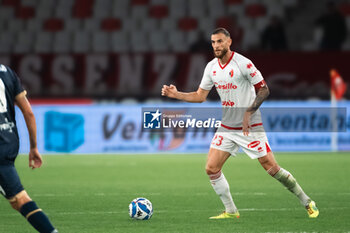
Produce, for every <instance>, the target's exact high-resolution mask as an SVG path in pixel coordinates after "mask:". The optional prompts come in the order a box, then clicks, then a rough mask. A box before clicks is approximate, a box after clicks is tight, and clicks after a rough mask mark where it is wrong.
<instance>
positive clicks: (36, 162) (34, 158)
mask: <svg viewBox="0 0 350 233" xmlns="http://www.w3.org/2000/svg"><path fill="white" fill-rule="evenodd" d="M42 164H43V160H42V158H41V155H40V153H39V151H38V148H31V149H30V151H29V167H30V168H32V169H35V168H39V167H41V165H42Z"/></svg>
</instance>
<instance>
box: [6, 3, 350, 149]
mask: <svg viewBox="0 0 350 233" xmlns="http://www.w3.org/2000/svg"><path fill="white" fill-rule="evenodd" d="M216 27H225V28H227V29H228V30H229V31H230V33H231V35H232V38H233V45H232V49H233V50H234V51H237V52H239V53H242V54H243V55H245V56H247V57H248V58H250V59H251V60H252V61H253V62H254V64H255V65H256V66H257V67H258V68H259V69H260V71H261V72H262V74H263V76H264V77H265V79H266V81H267V83H268V85H269V87H270V90H271V95H270V97H269V99H268V101H266V103H264V105H263V106H265V107H274V106H279V107H309V108H318V107H330V106H331V105H330V102H329V100H330V87H331V83H330V70H331V69H336V70H337V71H338V72H339V73H340V76H342V77H343V80H345V83H346V82H347V81H348V77H350V71H349V69H348V66H349V61H350V52H349V50H350V35H349V33H348V32H349V29H350V2H349V1H332V2H330V1H325V0H322V1H319V0H317V1H316V0H310V1H300V0H264V1H257V0H1V1H0V29H1V34H0V63H3V64H6V65H9V66H11V67H12V68H13V69H14V70H15V71H16V72H17V73H18V75H19V76H20V77H21V80H22V83H23V85H24V87H25V88H26V89H27V91H28V96H29V99H30V101H31V103H32V104H33V105H34V111H35V114H36V117H37V121H38V132H39V133H38V137H39V145H40V146H41V147H40V150H41V151H42V152H44V153H51V152H64V153H66V152H74V153H89V152H90V153H103V152H109V153H119V152H152V153H153V152H159V151H161V152H162V151H171V152H173V151H175V152H176V151H178V152H203V153H205V152H206V151H207V148H208V145H209V144H208V143H209V142H210V139H211V136H212V133H213V132H211V133H209V134H205V135H204V136H202V137H199V136H197V137H196V136H193V135H188V134H187V135H185V134H184V135H180V136H179V135H176V134H175V133H174V134H173V135H170V136H169V135H160V136H159V135H153V134H150V135H146V136H145V135H144V134H142V133H140V132H141V126H142V119H140V117H141V115H142V114H141V108H142V107H144V106H148V107H152V106H153V107H156V106H158V107H159V106H163V107H164V106H165V105H167V104H168V103H169V102H170V103H172V104H173V105H172V106H173V107H180V108H183V107H184V106H188V107H195V106H196V105H186V104H184V103H179V102H177V101H172V100H170V99H167V98H163V97H161V96H160V89H161V87H162V85H163V84H175V85H177V87H178V89H179V90H182V91H192V90H196V89H197V88H198V85H199V83H200V80H201V78H202V74H203V70H204V67H205V65H206V64H207V62H208V61H210V60H211V59H212V57H213V56H212V49H211V45H210V34H211V32H212V31H213V29H215V28H216ZM348 89H349V88H348ZM349 93H350V92H349V90H347V91H346V92H345V93H344V95H343V99H342V100H341V101H340V102H339V103H340V104H339V106H341V107H344V108H348V106H349V102H347V101H346V98H349V97H350V95H349ZM283 101H285V102H283ZM200 106H201V107H220V105H219V104H218V95H217V94H216V92H215V91H214V90H213V91H212V92H211V94H210V95H209V101H208V103H206V104H202V105H200ZM91 112H94V114H91ZM20 117H21V116H19V118H20ZM347 119H349V116H347ZM286 121H289V119H286ZM280 123H281V124H282V126H283V123H284V121H283V120H281V121H280ZM287 124H288V122H287ZM19 126H20V127H19V128H20V134H21V135H24V136H22V137H21V138H22V142H21V152H22V153H24V152H25V151H26V150H27V149H26V148H28V139H27V138H26V137H25V134H26V132H25V126H24V124H23V121H22V120H19ZM348 128H349V125H347V129H348ZM268 131H269V130H268ZM291 131H293V130H291ZM306 131H307V130H306ZM330 136H331V135H330V133H328V134H327V133H326V134H317V137H315V135H313V134H312V133H311V134H310V133H309V134H297V135H296V134H280V135H279V136H276V135H269V137H270V142H271V144H272V146H273V148H274V149H275V150H279V151H290V150H294V151H295V150H299V151H300V150H321V151H325V150H326V151H327V150H328V151H329V150H332V146H331V137H330ZM179 138H180V139H179ZM203 138H204V139H203ZM286 138H287V139H286ZM190 139H191V140H190ZM338 141H339V143H340V144H341V146H340V147H338V148H339V149H340V150H349V148H350V146H349V145H350V135H349V134H348V133H344V132H343V133H341V135H340V137H339V138H338ZM96 142H99V143H96ZM135 143H137V145H140V146H139V147H137V146H135ZM199 144H200V145H199ZM333 150H334V149H333Z"/></svg>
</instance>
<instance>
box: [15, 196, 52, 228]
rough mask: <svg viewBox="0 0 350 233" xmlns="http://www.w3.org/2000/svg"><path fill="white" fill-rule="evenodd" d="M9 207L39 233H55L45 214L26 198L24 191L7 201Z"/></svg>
mask: <svg viewBox="0 0 350 233" xmlns="http://www.w3.org/2000/svg"><path fill="white" fill-rule="evenodd" d="M9 202H10V204H11V206H12V207H13V208H14V209H15V210H17V211H19V212H20V213H21V214H22V215H23V217H25V218H26V219H27V221H28V222H29V223H30V224H31V225H32V226H33V227H34V228H35V229H36V230H37V231H38V232H41V233H57V232H58V231H57V230H56V229H55V228H54V227H53V226H52V224H51V222H50V220H49V219H48V217H47V216H46V215H45V213H44V212H43V211H42V210H41V209H40V208H39V207H38V206H37V205H36V203H35V202H34V201H32V199H31V198H30V197H29V196H28V194H27V192H26V191H24V190H23V191H22V192H20V193H18V194H17V195H15V196H14V197H12V198H10V199H9Z"/></svg>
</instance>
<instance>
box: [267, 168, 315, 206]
mask: <svg viewBox="0 0 350 233" xmlns="http://www.w3.org/2000/svg"><path fill="white" fill-rule="evenodd" d="M267 173H269V174H270V175H271V176H272V177H273V178H275V179H276V180H278V181H279V182H280V183H281V184H283V185H284V187H286V188H287V189H288V190H289V191H290V192H292V193H294V194H295V195H296V196H297V197H298V198H299V200H300V203H301V204H302V205H303V206H307V205H308V204H309V203H310V202H311V199H310V197H308V196H307V195H306V194H305V193H304V191H303V189H302V188H301V187H300V185H299V184H298V182H297V180H296V179H295V178H294V176H293V175H292V174H290V172H288V171H287V170H285V169H283V168H280V167H279V166H278V165H277V164H276V165H275V166H273V167H271V168H270V169H268V170H267Z"/></svg>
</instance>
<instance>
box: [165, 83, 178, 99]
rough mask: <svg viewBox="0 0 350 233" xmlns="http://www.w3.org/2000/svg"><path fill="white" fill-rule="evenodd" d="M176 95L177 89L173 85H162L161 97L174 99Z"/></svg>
mask: <svg viewBox="0 0 350 233" xmlns="http://www.w3.org/2000/svg"><path fill="white" fill-rule="evenodd" d="M176 95H177V88H176V87H175V86H174V85H170V86H167V85H163V88H162V96H167V97H169V98H175V99H176Z"/></svg>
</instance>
